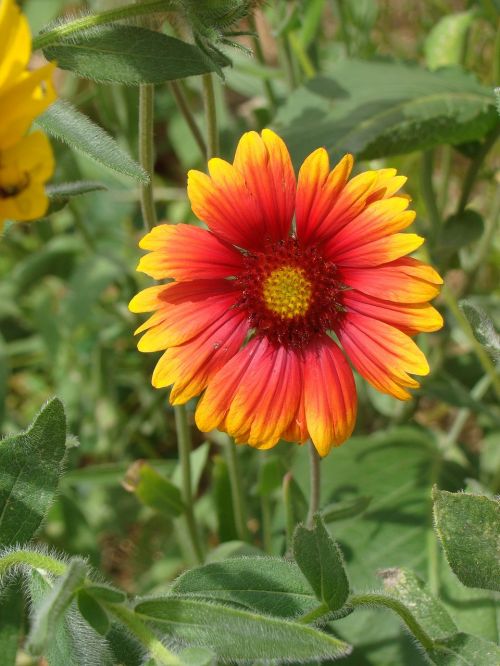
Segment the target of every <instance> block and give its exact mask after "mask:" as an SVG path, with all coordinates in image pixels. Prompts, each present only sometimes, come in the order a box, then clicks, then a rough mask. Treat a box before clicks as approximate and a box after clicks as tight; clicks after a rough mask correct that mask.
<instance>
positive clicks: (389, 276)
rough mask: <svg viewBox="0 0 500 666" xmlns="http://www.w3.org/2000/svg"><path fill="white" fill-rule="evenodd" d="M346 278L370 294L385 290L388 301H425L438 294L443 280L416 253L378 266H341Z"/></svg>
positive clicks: (375, 294)
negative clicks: (417, 257)
mask: <svg viewBox="0 0 500 666" xmlns="http://www.w3.org/2000/svg"><path fill="white" fill-rule="evenodd" d="M341 273H342V282H343V283H344V284H346V285H348V286H350V287H353V288H354V289H357V290H358V291H362V292H363V293H365V294H369V295H370V296H380V295H382V294H383V296H384V298H385V299H387V300H388V301H397V302H400V303H425V302H426V301H430V300H432V299H433V298H435V297H436V296H437V295H438V293H439V286H438V285H440V284H442V283H443V280H442V278H441V277H440V275H439V274H438V273H437V272H436V271H435V270H434V269H433V268H432V267H431V266H428V265H427V264H424V263H422V262H421V261H418V259H414V258H413V257H402V258H401V259H396V260H395V261H391V262H390V263H388V264H385V265H383V266H377V267H374V268H352V267H347V266H344V267H342V269H341Z"/></svg>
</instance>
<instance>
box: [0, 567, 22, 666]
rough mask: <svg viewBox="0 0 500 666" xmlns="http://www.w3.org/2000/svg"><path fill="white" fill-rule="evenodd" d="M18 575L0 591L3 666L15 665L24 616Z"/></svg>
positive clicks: (0, 650)
mask: <svg viewBox="0 0 500 666" xmlns="http://www.w3.org/2000/svg"><path fill="white" fill-rule="evenodd" d="M20 583H21V580H20V577H16V578H15V579H14V581H11V582H10V584H8V585H5V586H4V587H3V588H2V590H1V591H0V654H1V655H2V665H3V666H15V663H16V655H17V648H18V646H19V638H20V635H21V629H22V624H23V616H24V603H23V595H22V591H21V585H20Z"/></svg>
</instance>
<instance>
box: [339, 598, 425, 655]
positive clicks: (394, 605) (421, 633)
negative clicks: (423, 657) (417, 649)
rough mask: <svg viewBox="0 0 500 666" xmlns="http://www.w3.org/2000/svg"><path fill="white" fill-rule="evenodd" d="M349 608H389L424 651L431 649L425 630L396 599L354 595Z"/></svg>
mask: <svg viewBox="0 0 500 666" xmlns="http://www.w3.org/2000/svg"><path fill="white" fill-rule="evenodd" d="M348 603H349V604H350V605H351V606H354V607H356V606H379V607H380V606H381V607H383V608H389V609H390V610H392V611H394V612H395V613H397V614H398V615H399V617H400V618H401V619H402V620H403V622H404V623H405V624H406V626H407V627H408V629H409V630H410V631H411V633H412V634H413V635H414V636H415V638H416V639H417V640H418V641H420V643H421V644H422V646H423V647H424V648H425V649H426V650H430V649H432V647H433V641H432V638H431V637H430V636H429V635H428V633H427V632H426V631H425V629H424V628H423V627H422V626H421V625H420V624H419V623H418V622H417V620H415V618H414V617H413V615H412V614H411V613H410V611H409V610H408V609H407V608H406V606H405V605H404V604H402V603H401V602H400V601H398V600H397V599H393V598H392V597H389V596H385V595H383V594H355V595H354V596H352V597H351V598H350V599H349V602H348Z"/></svg>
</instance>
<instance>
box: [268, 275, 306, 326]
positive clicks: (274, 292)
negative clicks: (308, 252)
mask: <svg viewBox="0 0 500 666" xmlns="http://www.w3.org/2000/svg"><path fill="white" fill-rule="evenodd" d="M262 291H263V294H264V300H265V302H266V305H267V307H268V308H269V310H271V311H272V312H275V313H276V314H278V315H279V316H280V317H283V318H284V319H293V318H294V317H300V316H302V315H305V314H306V312H307V310H308V309H309V305H310V303H311V295H312V285H311V283H310V282H309V280H308V279H307V277H306V274H305V271H304V270H303V269H302V268H297V267H296V266H283V267H281V268H277V269H276V270H274V271H273V272H272V273H271V274H270V275H269V276H268V277H267V278H266V279H265V280H264V284H263V288H262Z"/></svg>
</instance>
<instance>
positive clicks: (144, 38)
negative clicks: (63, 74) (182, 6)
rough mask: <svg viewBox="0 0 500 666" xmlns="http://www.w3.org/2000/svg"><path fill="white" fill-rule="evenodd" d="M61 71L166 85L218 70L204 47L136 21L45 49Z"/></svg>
mask: <svg viewBox="0 0 500 666" xmlns="http://www.w3.org/2000/svg"><path fill="white" fill-rule="evenodd" d="M44 55H45V57H46V58H47V60H55V61H56V62H57V65H58V66H59V67H60V68H61V69H69V70H71V71H72V72H75V74H78V76H82V77H84V78H87V79H93V80H94V81H103V82H110V83H125V84H127V85H139V84H141V83H163V82H164V81H172V80H175V79H183V78H185V77H187V76H195V75H198V74H207V73H208V72H213V71H215V69H216V64H215V63H212V62H211V61H210V60H209V59H208V58H207V57H206V56H205V55H204V54H203V52H202V51H200V49H199V48H198V47H197V46H195V45H194V44H188V43H187V42H183V41H181V40H180V39H175V38H174V37H168V36H167V35H164V34H162V33H161V32H155V31H153V30H146V29H145V28H139V27H136V26H131V25H119V24H115V25H107V26H103V27H99V28H93V29H92V30H89V31H87V32H80V33H78V34H77V35H73V36H72V38H71V40H69V39H68V40H67V41H60V42H58V43H57V44H54V45H53V46H48V47H47V48H45V49H44Z"/></svg>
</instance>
